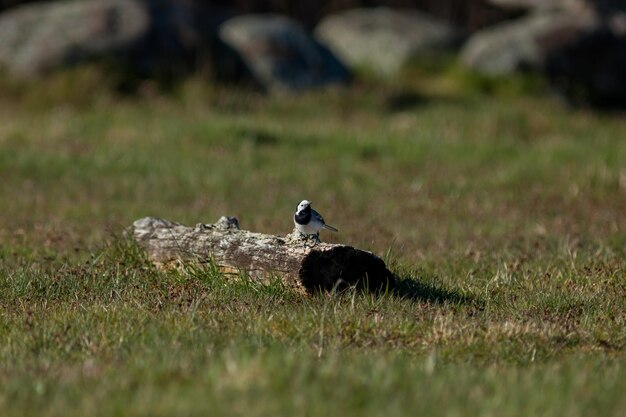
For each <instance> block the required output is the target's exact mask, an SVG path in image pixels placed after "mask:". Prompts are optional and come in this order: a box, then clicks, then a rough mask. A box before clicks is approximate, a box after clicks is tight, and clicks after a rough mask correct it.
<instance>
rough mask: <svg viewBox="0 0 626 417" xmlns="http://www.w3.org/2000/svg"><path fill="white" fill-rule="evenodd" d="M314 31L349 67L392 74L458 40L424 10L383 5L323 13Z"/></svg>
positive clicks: (457, 35) (454, 33) (455, 33)
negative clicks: (399, 8) (328, 14)
mask: <svg viewBox="0 0 626 417" xmlns="http://www.w3.org/2000/svg"><path fill="white" fill-rule="evenodd" d="M315 33H316V35H317V36H318V38H319V39H320V40H322V41H323V42H325V43H326V44H327V45H328V46H329V47H330V48H331V50H332V51H334V52H335V53H336V54H337V56H339V58H341V59H342V60H343V61H344V62H346V63H347V64H348V65H349V66H350V67H352V68H362V67H365V68H370V69H373V70H374V71H376V72H377V73H379V74H382V75H393V74H394V73H396V72H397V71H398V70H399V69H400V68H401V67H402V66H403V65H405V64H407V63H408V62H409V61H411V60H413V59H416V58H418V57H421V56H424V55H427V54H429V53H433V52H440V51H442V50H446V49H448V50H449V49H453V48H454V47H455V46H456V45H457V44H458V42H459V40H460V36H459V32H458V31H457V30H455V29H454V28H453V27H451V26H449V25H447V24H445V23H443V22H440V21H438V20H436V19H435V18H433V17H431V16H429V15H427V14H425V13H421V12H418V11H416V10H409V9H406V10H394V9H390V8H385V7H378V8H360V9H352V10H348V11H345V12H340V13H337V14H333V15H330V16H327V17H325V18H324V19H322V21H321V22H320V23H319V25H318V26H317V28H316V30H315Z"/></svg>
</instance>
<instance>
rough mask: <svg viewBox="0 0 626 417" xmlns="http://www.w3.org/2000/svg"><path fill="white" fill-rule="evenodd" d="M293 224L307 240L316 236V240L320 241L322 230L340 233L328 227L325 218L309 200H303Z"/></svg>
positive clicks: (294, 216)
mask: <svg viewBox="0 0 626 417" xmlns="http://www.w3.org/2000/svg"><path fill="white" fill-rule="evenodd" d="M293 224H295V225H296V230H298V232H300V233H302V234H304V235H305V236H306V237H307V238H308V237H309V236H310V235H314V236H315V239H316V240H318V241H319V237H320V230H322V229H328V230H330V231H333V232H338V230H337V229H335V228H334V227H332V226H329V225H327V224H326V223H325V222H324V218H323V217H322V216H321V215H320V214H319V213H318V212H317V211H315V210H313V209H312V208H311V202H310V201H309V200H302V202H301V203H300V204H298V208H297V209H296V214H294V215H293Z"/></svg>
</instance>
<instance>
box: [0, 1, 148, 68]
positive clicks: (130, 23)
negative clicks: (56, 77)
mask: <svg viewBox="0 0 626 417" xmlns="http://www.w3.org/2000/svg"><path fill="white" fill-rule="evenodd" d="M148 27H149V17H148V13H147V11H146V9H145V8H144V7H143V6H142V5H141V4H140V3H138V2H136V1H134V0H108V1H107V0H82V1H81V0H66V1H58V2H51V3H36V4H28V5H24V6H20V7H17V8H14V9H11V10H9V11H6V12H4V13H3V14H2V15H0V66H4V67H6V68H7V69H8V71H9V72H10V73H11V74H12V75H15V76H19V77H26V78H28V77H34V76H38V75H42V74H44V73H46V72H48V71H49V70H52V69H55V68H60V67H64V66H67V65H70V64H75V63H79V62H82V61H85V60H89V59H93V58H97V57H101V56H107V55H111V54H113V53H119V52H122V51H128V50H129V49H131V48H132V47H133V46H134V45H135V44H136V42H137V41H138V40H139V39H141V38H142V36H144V35H145V34H146V32H147V30H148Z"/></svg>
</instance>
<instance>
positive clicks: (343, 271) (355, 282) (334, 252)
mask: <svg viewBox="0 0 626 417" xmlns="http://www.w3.org/2000/svg"><path fill="white" fill-rule="evenodd" d="M299 276H300V281H301V282H302V285H304V287H305V288H306V289H307V290H308V291H309V292H313V291H319V290H322V291H330V290H335V289H337V290H342V289H345V288H349V287H351V286H356V288H358V289H362V290H365V289H367V290H371V291H384V290H386V289H391V288H392V287H393V286H394V284H395V277H394V275H393V274H392V273H391V272H390V271H389V270H388V269H387V267H386V266H385V262H384V261H383V260H382V259H380V258H379V257H377V256H375V255H374V254H372V253H369V252H365V251H362V250H360V249H355V248H353V247H351V246H334V247H332V248H331V249H327V250H315V249H313V250H311V251H310V252H309V254H308V255H307V256H306V257H305V258H304V260H303V261H302V268H301V269H300V271H299Z"/></svg>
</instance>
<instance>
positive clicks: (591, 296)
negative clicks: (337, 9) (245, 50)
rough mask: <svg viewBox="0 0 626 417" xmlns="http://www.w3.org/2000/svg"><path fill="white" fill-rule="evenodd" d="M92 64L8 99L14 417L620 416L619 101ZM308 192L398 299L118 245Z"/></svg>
mask: <svg viewBox="0 0 626 417" xmlns="http://www.w3.org/2000/svg"><path fill="white" fill-rule="evenodd" d="M86 74H87V75H85V76H84V77H85V79H82V80H79V81H80V82H79V86H78V87H73V86H72V85H71V84H68V83H67V81H64V80H63V79H61V80H60V81H59V80H55V81H53V82H51V83H50V85H48V86H46V88H42V89H32V90H27V91H22V90H20V89H19V88H14V89H11V88H8V89H5V90H6V91H4V93H2V94H0V179H1V181H0V224H2V227H1V228H0V415H2V416H86V415H89V416H115V415H119V416H171V415H181V416H205V415H224V416H236V415H242V416H267V415H310V416H329V415H330V416H332V415H337V416H339V415H341V416H378V415H385V416H401V415H422V416H535V415H536V416H573V417H576V416H581V417H582V416H584V417H589V416H598V417H600V416H601V417H607V416H620V415H624V414H623V413H624V410H626V397H625V396H624V392H626V369H625V365H626V355H625V349H626V331H625V328H626V278H625V276H626V271H625V269H626V268H625V267H626V118H624V116H623V114H622V115H620V114H612V115H598V114H593V113H591V112H588V111H569V110H566V109H564V108H563V107H562V106H560V105H559V104H557V103H556V102H554V101H552V100H551V99H548V98H545V97H541V96H536V95H517V94H516V95H514V94H495V95H490V96H483V95H480V94H475V93H471V94H470V93H466V94H454V89H450V88H449V86H447V85H446V83H445V82H443V83H442V85H438V86H437V88H434V89H428V88H426V87H423V86H419V85H415V84H410V83H409V84H406V85H405V87H407V86H408V87H409V88H410V89H409V90H405V89H400V87H398V86H394V87H385V86H380V85H376V84H364V85H356V86H354V87H353V88H351V89H348V90H337V91H326V92H320V93H310V94H305V95H302V96H279V97H274V98H267V97H262V96H259V95H257V94H255V93H252V92H249V91H238V90H232V89H229V90H222V89H214V88H210V87H206V86H203V85H201V83H199V82H198V81H197V80H196V81H193V80H192V81H190V82H188V83H186V84H185V85H183V86H181V87H180V88H178V89H176V90H175V91H173V92H171V93H169V94H168V95H166V96H161V95H159V94H158V93H154V92H151V90H150V89H148V91H147V93H145V94H146V95H148V96H149V97H147V98H146V97H144V98H129V97H116V96H115V95H112V94H106V93H102V92H101V91H99V90H98V85H97V84H98V82H97V79H95V81H94V80H93V79H91V78H90V76H89V73H86ZM80 83H82V84H80ZM85 86H87V87H93V89H94V91H96V90H98V91H97V92H94V94H90V93H89V89H87V90H86V91H87V93H85V92H84V91H85V88H86V87H85ZM418 93H419V94H418ZM59 95H60V96H62V97H63V98H62V99H59V98H58V96H59ZM303 198H308V199H310V200H313V201H314V205H315V207H316V208H318V209H319V210H320V211H321V212H322V213H323V214H324V217H325V218H326V220H327V221H328V222H329V223H330V224H333V225H335V226H337V227H338V228H339V229H340V233H339V234H337V235H328V234H326V235H323V236H322V238H323V239H327V240H329V241H332V242H342V243H348V244H351V245H355V246H358V247H362V248H365V249H369V250H372V251H374V252H376V253H378V254H380V255H381V256H383V257H384V258H385V259H386V260H387V262H388V263H389V265H390V266H391V268H392V269H393V271H394V272H395V273H396V274H397V275H398V277H400V282H399V285H398V288H397V290H396V291H394V292H390V293H387V294H384V295H378V296H375V295H371V294H363V293H357V292H354V291H348V292H346V293H343V294H334V295H328V294H318V295H313V296H310V297H303V296H298V295H296V294H293V293H291V292H289V291H288V290H287V289H285V288H282V287H281V286H280V285H279V284H273V285H269V286H259V285H258V284H256V283H254V282H249V281H247V280H241V281H239V282H231V281H227V280H225V279H224V278H223V277H222V276H220V275H219V274H218V273H216V272H215V271H214V270H212V269H211V268H210V267H209V268H207V269H195V268H192V269H190V271H189V273H187V274H182V273H175V272H169V273H167V272H159V271H156V270H155V269H154V268H153V267H152V266H151V265H150V264H149V262H147V261H146V259H145V257H144V254H143V253H141V251H139V250H138V249H137V248H136V247H134V246H133V245H132V243H130V242H128V241H127V240H126V239H125V238H124V237H123V230H124V228H125V227H126V226H128V225H130V224H131V223H132V222H133V221H134V220H135V219H137V218H140V217H144V216H147V215H153V216H159V217H164V218H167V219H170V220H175V221H179V222H183V223H187V224H195V223H198V222H213V221H215V220H216V219H217V218H218V217H219V216H221V215H224V214H227V215H235V216H237V217H238V218H239V220H240V223H241V225H242V227H243V228H246V229H250V230H254V231H260V232H266V233H274V234H282V235H284V234H287V233H289V232H290V231H291V228H292V222H291V215H292V212H293V211H294V209H295V206H296V204H297V203H298V202H299V201H300V200H302V199H303Z"/></svg>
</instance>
